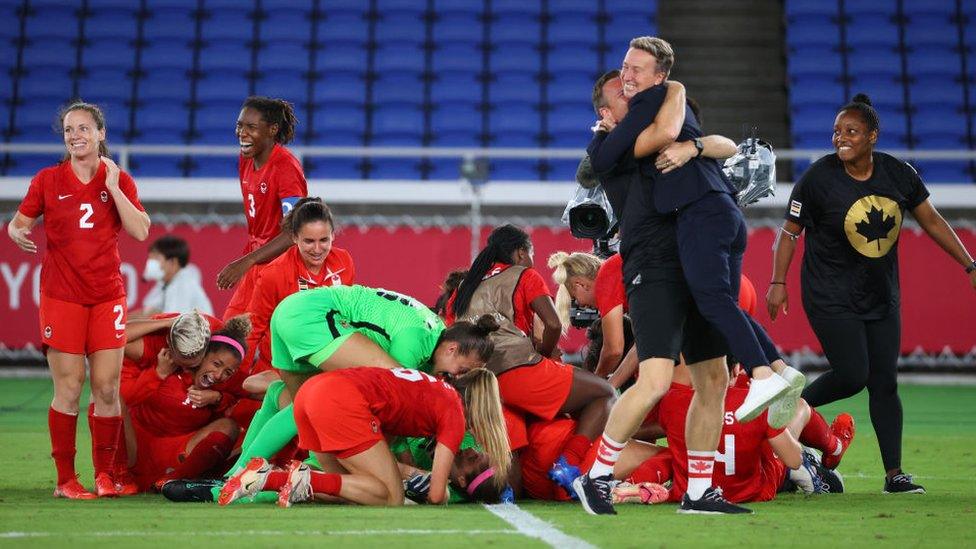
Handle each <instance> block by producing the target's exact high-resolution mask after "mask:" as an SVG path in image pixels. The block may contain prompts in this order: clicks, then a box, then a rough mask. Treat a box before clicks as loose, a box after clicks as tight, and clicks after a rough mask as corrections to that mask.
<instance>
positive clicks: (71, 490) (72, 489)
mask: <svg viewBox="0 0 976 549" xmlns="http://www.w3.org/2000/svg"><path fill="white" fill-rule="evenodd" d="M54 497H56V498H68V499H95V498H97V497H98V496H96V495H95V494H93V493H91V492H89V491H88V490H85V487H84V486H82V485H81V483H80V482H78V479H76V478H73V479H71V480H69V481H68V482H65V483H64V484H59V485H58V487H57V488H55V489H54Z"/></svg>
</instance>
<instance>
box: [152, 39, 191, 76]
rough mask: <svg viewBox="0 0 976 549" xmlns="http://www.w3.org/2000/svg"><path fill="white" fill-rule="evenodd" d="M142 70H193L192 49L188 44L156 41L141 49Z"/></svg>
mask: <svg viewBox="0 0 976 549" xmlns="http://www.w3.org/2000/svg"><path fill="white" fill-rule="evenodd" d="M142 68H143V70H146V71H152V70H156V69H180V70H183V71H186V70H189V69H191V68H193V48H192V47H190V45H189V44H183V43H180V42H171V41H168V40H163V39H158V40H156V41H154V42H150V43H149V44H148V45H146V46H145V47H143V48H142Z"/></svg>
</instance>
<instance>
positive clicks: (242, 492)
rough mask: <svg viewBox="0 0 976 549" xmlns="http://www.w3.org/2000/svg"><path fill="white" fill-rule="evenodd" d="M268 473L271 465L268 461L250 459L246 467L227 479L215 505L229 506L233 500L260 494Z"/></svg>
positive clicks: (258, 458)
mask: <svg viewBox="0 0 976 549" xmlns="http://www.w3.org/2000/svg"><path fill="white" fill-rule="evenodd" d="M270 472H271V464H270V463H268V460H266V459H264V458H261V457H255V458H251V461H249V462H247V466H246V467H244V468H243V469H241V470H240V471H238V472H237V473H236V474H234V475H233V476H231V477H230V478H229V479H227V482H225V483H224V487H223V488H221V489H220V495H219V496H217V503H218V504H220V505H230V504H231V503H233V502H234V501H235V500H238V499H240V498H243V497H248V496H253V495H254V494H256V493H258V492H260V491H261V489H262V488H264V483H265V482H266V481H267V480H268V473H270Z"/></svg>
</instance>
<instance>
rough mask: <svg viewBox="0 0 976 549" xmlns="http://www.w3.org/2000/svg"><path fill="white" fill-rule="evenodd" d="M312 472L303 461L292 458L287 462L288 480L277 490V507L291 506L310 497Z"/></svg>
mask: <svg viewBox="0 0 976 549" xmlns="http://www.w3.org/2000/svg"><path fill="white" fill-rule="evenodd" d="M312 496H313V494H312V472H311V469H309V467H308V465H307V464H305V463H304V462H301V461H298V460H297V459H293V460H292V461H291V463H289V464H288V480H287V481H286V482H285V484H284V485H283V486H282V487H281V489H279V490H278V507H291V504H292V503H301V502H305V501H309V500H311V499H312Z"/></svg>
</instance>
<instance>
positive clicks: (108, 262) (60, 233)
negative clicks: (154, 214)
mask: <svg viewBox="0 0 976 549" xmlns="http://www.w3.org/2000/svg"><path fill="white" fill-rule="evenodd" d="M105 175H106V170H105V164H104V163H101V164H100V165H99V167H98V171H96V172H95V177H94V178H92V180H91V181H89V182H88V183H87V184H85V183H82V182H81V180H79V179H78V176H76V175H75V172H74V170H72V169H71V162H70V161H65V162H62V163H60V164H57V165H55V166H51V167H48V168H44V169H43V170H41V171H40V172H38V173H37V175H35V176H34V179H33V180H31V184H30V188H29V189H28V190H27V196H25V197H24V200H23V202H21V204H20V208H19V211H20V213H21V214H22V215H24V216H27V217H30V218H35V219H36V218H38V217H41V216H42V215H43V216H44V234H45V235H46V237H47V250H46V253H45V254H44V259H43V262H42V267H41V293H43V294H44V295H46V296H49V297H53V298H54V299H60V300H62V301H68V302H71V303H78V304H81V305H94V304H97V303H105V302H106V301H112V300H115V299H118V298H120V297H123V296H125V284H124V283H123V281H122V274H121V273H120V272H119V268H120V267H121V265H122V260H121V258H120V257H119V231H120V230H121V229H122V219H121V218H120V217H119V211H118V209H116V207H115V202H114V201H113V199H112V195H111V194H110V193H109V192H108V188H107V187H106V186H105ZM119 189H121V190H122V193H123V194H125V196H126V197H127V198H128V199H129V201H131V202H132V204H133V205H135V207H136V208H138V209H139V210H142V211H145V210H144V208H143V207H142V204H141V203H140V202H139V197H138V194H137V192H136V184H135V181H133V180H132V177H131V176H129V174H127V173H125V172H121V173H120V174H119Z"/></svg>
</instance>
